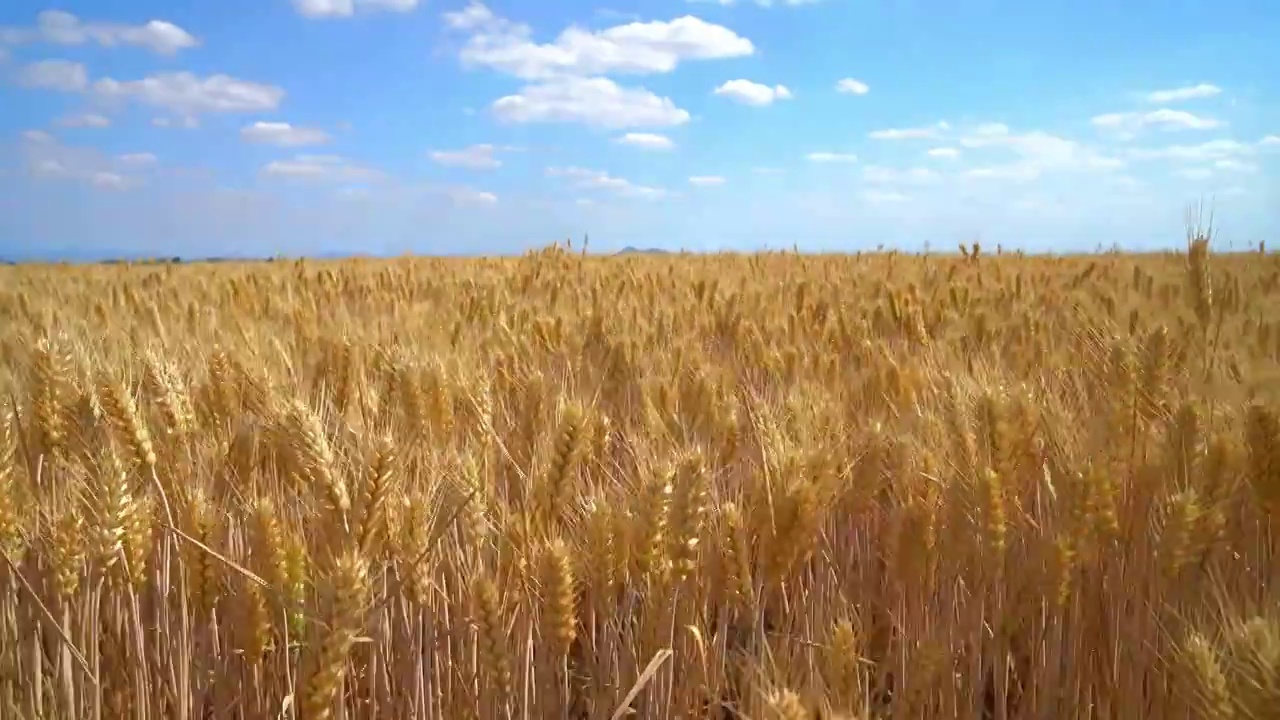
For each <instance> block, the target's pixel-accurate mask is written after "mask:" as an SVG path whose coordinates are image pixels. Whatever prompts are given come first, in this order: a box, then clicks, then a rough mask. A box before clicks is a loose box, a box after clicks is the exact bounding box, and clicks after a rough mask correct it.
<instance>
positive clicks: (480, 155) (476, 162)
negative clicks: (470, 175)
mask: <svg viewBox="0 0 1280 720" xmlns="http://www.w3.org/2000/svg"><path fill="white" fill-rule="evenodd" d="M495 150H496V148H495V147H494V146H493V145H489V144H487V143H486V144H481V145H472V146H471V147H467V148H463V149H461V150H433V151H432V152H431V159H432V160H434V161H435V162H436V164H438V165H444V166H446V167H463V168H470V169H472V170H492V169H494V168H497V167H501V166H502V161H501V160H499V159H497V158H496V157H494V156H493V153H494V151H495Z"/></svg>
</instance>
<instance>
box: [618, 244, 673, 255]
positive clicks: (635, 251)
mask: <svg viewBox="0 0 1280 720" xmlns="http://www.w3.org/2000/svg"><path fill="white" fill-rule="evenodd" d="M618 254H619V255H666V254H667V251H666V250H662V249H660V248H637V247H631V246H630V245H628V246H626V247H624V248H622V249H621V250H619V251H618Z"/></svg>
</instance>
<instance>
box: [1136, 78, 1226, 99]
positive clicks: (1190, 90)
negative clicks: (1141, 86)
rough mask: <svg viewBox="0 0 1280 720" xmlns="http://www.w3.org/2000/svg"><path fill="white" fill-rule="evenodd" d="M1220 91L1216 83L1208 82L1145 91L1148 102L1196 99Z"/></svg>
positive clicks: (1216, 93)
mask: <svg viewBox="0 0 1280 720" xmlns="http://www.w3.org/2000/svg"><path fill="white" fill-rule="evenodd" d="M1221 92H1222V88H1220V87H1218V86H1217V85H1210V84H1208V83H1200V84H1198V85H1190V86H1187V87H1180V88H1173V89H1170V90H1154V91H1152V92H1149V93H1147V95H1146V100H1147V102H1150V103H1171V102H1182V101H1184V100H1196V99H1199V98H1209V97H1213V96H1214V95H1218V94H1219V93H1221Z"/></svg>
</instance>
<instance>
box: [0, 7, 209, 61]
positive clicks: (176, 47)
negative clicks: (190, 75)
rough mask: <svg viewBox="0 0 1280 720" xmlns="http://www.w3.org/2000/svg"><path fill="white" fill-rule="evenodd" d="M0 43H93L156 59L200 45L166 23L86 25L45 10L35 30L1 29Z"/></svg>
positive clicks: (174, 26) (104, 23) (169, 23)
mask: <svg viewBox="0 0 1280 720" xmlns="http://www.w3.org/2000/svg"><path fill="white" fill-rule="evenodd" d="M0 43H4V44H11V45H20V44H26V43H50V44H54V45H84V44H87V43H93V44H96V45H100V46H102V47H118V46H131V47H139V48H145V49H147V50H150V51H151V52H154V53H156V54H158V55H174V54H177V53H178V52H179V51H180V50H185V49H187V48H193V47H196V46H198V45H199V44H200V41H199V39H197V38H196V37H195V36H194V35H192V34H191V33H189V32H187V31H186V30H183V29H182V28H180V27H178V26H177V25H174V24H173V23H171V22H167V21H165V20H149V21H147V22H145V23H142V24H140V25H127V24H122V23H108V22H85V21H82V20H81V19H80V18H78V17H76V16H75V15H72V14H71V13H69V12H63V11H61V10H45V11H43V12H41V13H40V14H39V15H37V16H36V24H35V26H34V27H0Z"/></svg>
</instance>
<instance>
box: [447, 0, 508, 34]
mask: <svg viewBox="0 0 1280 720" xmlns="http://www.w3.org/2000/svg"><path fill="white" fill-rule="evenodd" d="M502 22H505V21H502ZM495 23H499V18H498V17H497V16H496V15H494V14H493V11H492V10H490V9H489V8H487V7H485V5H484V4H483V3H479V2H472V3H471V4H470V5H467V6H466V7H465V8H463V9H462V10H451V11H449V12H446V13H445V14H444V24H445V25H448V26H449V27H451V28H453V29H454V30H474V29H476V28H480V27H485V26H489V25H494V24H495Z"/></svg>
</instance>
